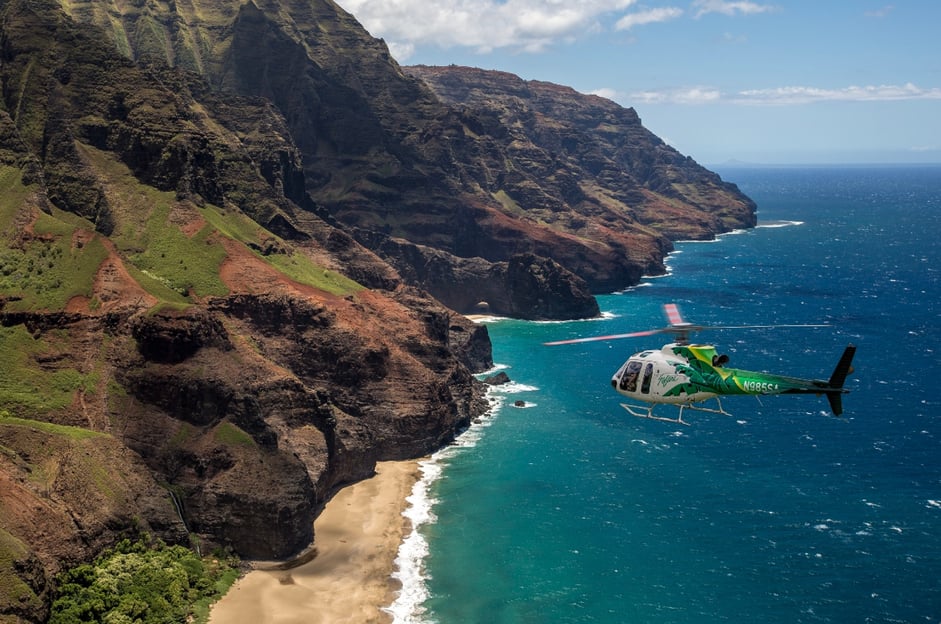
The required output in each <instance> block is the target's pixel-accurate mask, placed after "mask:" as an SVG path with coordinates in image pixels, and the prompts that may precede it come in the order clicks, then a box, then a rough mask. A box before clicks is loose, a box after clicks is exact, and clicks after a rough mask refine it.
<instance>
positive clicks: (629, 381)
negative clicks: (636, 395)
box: [621, 362, 641, 392]
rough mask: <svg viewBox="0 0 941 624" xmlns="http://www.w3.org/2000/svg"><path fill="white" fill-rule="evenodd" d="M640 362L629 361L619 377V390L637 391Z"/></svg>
mask: <svg viewBox="0 0 941 624" xmlns="http://www.w3.org/2000/svg"><path fill="white" fill-rule="evenodd" d="M640 366H641V365H640V362H631V363H630V364H629V365H628V367H627V370H626V371H624V375H623V376H622V377H621V390H624V391H625V392H636V391H637V377H638V376H639V375H640Z"/></svg>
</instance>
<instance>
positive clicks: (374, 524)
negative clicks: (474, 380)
mask: <svg viewBox="0 0 941 624" xmlns="http://www.w3.org/2000/svg"><path fill="white" fill-rule="evenodd" d="M419 476H420V473H419V469H418V462H417V461H405V462H382V463H380V464H378V465H377V466H376V476H375V477H372V478H371V479H367V480H365V481H361V482H359V483H356V484H354V485H351V486H349V487H346V488H343V489H342V490H340V491H339V492H338V493H337V494H336V496H334V497H333V499H331V500H330V502H329V503H327V506H326V508H325V509H324V511H323V512H322V513H321V514H320V516H319V517H318V518H317V520H316V521H315V522H314V547H315V548H316V551H317V556H316V557H315V558H314V559H312V560H311V561H309V562H307V563H304V564H302V565H299V566H297V567H293V568H291V569H288V570H273V569H268V570H262V569H256V570H252V571H251V572H249V573H248V574H246V575H245V576H243V577H242V578H240V579H239V580H238V581H237V582H236V583H235V585H233V586H232V588H231V589H230V590H229V592H228V593H227V594H226V595H225V596H223V597H222V599H221V600H219V602H217V603H216V604H215V605H213V607H212V612H211V614H210V617H209V624H244V623H245V622H252V623H253V624H294V623H297V624H319V623H322V624H328V623H329V624H343V623H348V624H366V623H380V622H381V623H387V622H391V621H392V618H391V616H389V614H387V613H385V612H384V611H382V607H386V606H389V605H390V604H391V603H392V601H393V600H394V599H395V591H396V590H397V589H398V587H397V584H396V582H395V581H394V580H393V579H392V578H391V575H392V572H393V570H394V567H395V564H394V562H395V557H396V554H397V553H398V548H399V544H400V543H401V542H402V538H403V534H404V533H405V531H408V530H409V529H410V527H408V526H407V525H408V521H407V520H406V519H405V518H404V517H403V516H402V511H403V510H404V509H405V507H406V504H407V503H406V500H405V499H406V497H407V496H408V495H409V494H411V491H412V486H413V485H414V484H415V482H416V481H417V480H418V478H419Z"/></svg>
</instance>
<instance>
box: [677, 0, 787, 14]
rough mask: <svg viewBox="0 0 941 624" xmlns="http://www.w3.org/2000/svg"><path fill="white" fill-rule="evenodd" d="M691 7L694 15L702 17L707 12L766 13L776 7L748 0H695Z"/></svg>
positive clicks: (774, 9)
mask: <svg viewBox="0 0 941 624" xmlns="http://www.w3.org/2000/svg"><path fill="white" fill-rule="evenodd" d="M693 7H695V8H696V9H697V10H696V17H702V16H703V15H706V14H707V13H721V14H722V15H735V14H738V13H740V14H742V15H754V14H756V13H767V12H770V11H776V10H777V7H775V6H774V5H771V4H759V3H757V2H749V1H748V0H734V1H732V0H695V2H693Z"/></svg>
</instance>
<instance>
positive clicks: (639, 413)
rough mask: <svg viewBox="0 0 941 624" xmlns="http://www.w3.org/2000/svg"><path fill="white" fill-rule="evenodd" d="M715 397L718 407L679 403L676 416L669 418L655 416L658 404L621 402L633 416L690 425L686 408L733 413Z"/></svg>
mask: <svg viewBox="0 0 941 624" xmlns="http://www.w3.org/2000/svg"><path fill="white" fill-rule="evenodd" d="M715 399H716V405H718V407H717V408H714V407H703V406H701V405H693V404H692V403H683V404H680V405H677V406H676V407H677V408H678V409H679V413H678V414H677V416H676V418H669V417H666V416H655V415H654V413H653V408H655V407H656V404H650V405H649V406H646V407H640V406H638V405H628V404H627V403H621V407H623V408H624V409H625V410H627V413H628V414H630V415H631V416H636V417H638V418H649V419H650V420H659V421H661V422H669V423H676V424H678V425H686V426H687V427H688V426H689V423H688V422H686V421H685V420H683V410H684V409H690V410H695V411H697V412H708V413H710V414H722V415H723V416H731V415H732V414H730V413H728V412H727V411H725V409H724V408H723V407H722V401H720V400H719V397H715Z"/></svg>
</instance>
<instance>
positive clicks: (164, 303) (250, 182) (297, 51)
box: [0, 0, 754, 622]
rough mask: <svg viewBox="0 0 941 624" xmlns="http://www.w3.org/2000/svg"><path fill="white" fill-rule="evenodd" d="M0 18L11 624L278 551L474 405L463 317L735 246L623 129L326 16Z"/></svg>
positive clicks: (643, 141) (674, 174)
mask: <svg viewBox="0 0 941 624" xmlns="http://www.w3.org/2000/svg"><path fill="white" fill-rule="evenodd" d="M0 17H2V20H0V87H2V89H0V185H2V189H3V193H2V200H0V232H2V233H0V350H2V353H3V355H4V357H3V362H2V363H0V444H2V449H3V453H0V482H2V485H3V487H2V490H0V492H2V501H0V502H2V507H0V508H2V515H0V559H2V560H3V561H4V562H6V563H8V564H9V565H5V566H3V568H2V571H0V575H2V581H3V582H2V583H0V588H2V593H0V618H7V619H10V620H12V621H25V622H40V621H43V620H44V618H45V617H46V616H47V614H48V606H49V601H50V598H51V595H52V592H53V590H54V585H55V580H54V579H55V575H56V574H57V573H58V572H59V571H61V570H62V569H64V568H65V567H68V566H71V565H73V564H75V563H78V562H83V561H88V560H90V559H91V558H93V557H94V556H95V555H96V554H97V553H98V552H100V551H101V549H102V548H104V547H106V546H108V545H110V544H113V543H114V542H115V541H116V540H117V539H119V538H120V537H122V536H124V535H129V534H131V535H132V534H136V533H139V532H149V533H151V534H153V535H155V536H157V537H160V538H162V539H164V540H166V541H168V542H171V543H187V544H193V545H194V546H197V547H199V548H200V549H204V550H210V549H212V548H214V547H222V548H228V549H231V550H233V551H234V552H236V553H237V554H239V555H240V556H243V557H247V558H280V557H287V556H290V555H292V554H294V553H296V552H297V551H299V550H300V549H302V548H305V547H306V546H308V545H309V543H310V541H311V538H312V528H311V527H312V521H313V519H314V517H316V515H317V514H318V513H319V511H320V509H321V508H322V505H323V503H324V501H325V500H327V499H328V498H329V497H330V496H331V494H332V493H333V492H335V491H336V489H337V488H338V487H341V486H343V485H344V484H348V483H351V482H355V481H357V480H359V479H362V478H364V477H366V476H369V475H371V474H372V473H373V470H374V466H375V464H376V462H377V461H381V460H387V459H402V458H412V457H417V456H420V455H423V454H425V453H428V452H429V451H432V450H434V449H436V448H439V447H440V446H442V445H443V444H446V443H447V442H448V441H449V440H451V439H452V438H453V437H454V436H455V435H456V434H457V433H458V432H459V431H461V430H462V429H463V428H465V427H466V426H467V425H468V423H469V422H471V420H472V419H473V418H475V417H476V416H477V415H479V414H480V413H482V411H483V410H484V409H486V404H485V401H484V400H483V390H482V386H481V384H480V383H479V382H478V381H477V380H476V379H475V378H474V377H473V374H472V373H474V372H477V371H481V370H484V369H486V368H488V367H489V366H491V365H492V361H491V353H490V342H489V338H488V335H487V330H486V328H485V327H483V326H480V325H475V324H473V323H471V322H470V321H468V320H467V319H466V318H465V317H464V316H463V315H462V314H461V313H465V312H469V311H471V310H474V309H476V308H478V307H479V306H481V304H485V305H486V307H487V309H488V310H489V311H490V312H492V313H499V314H507V315H513V316H518V317H522V318H537V319H544V318H579V317H590V316H593V315H596V314H597V312H598V308H597V303H596V302H595V301H594V298H593V296H592V293H595V292H599V291H602V290H610V289H613V288H620V287H624V286H627V285H629V284H631V283H634V282H636V280H637V279H638V278H639V277H640V275H642V274H643V273H645V272H652V271H657V270H661V269H662V259H663V255H664V254H665V253H666V252H667V251H668V250H669V249H670V248H671V243H670V241H671V239H672V238H676V237H679V236H682V237H684V238H689V237H697V238H706V237H709V236H712V235H714V234H715V233H716V232H720V231H725V230H727V229H730V228H733V227H747V226H748V225H751V224H753V223H754V205H753V204H752V203H751V202H750V200H748V198H746V197H744V196H743V195H742V194H741V193H739V192H738V190H737V189H735V188H734V187H733V186H731V185H727V184H725V183H722V182H721V181H720V180H719V179H718V177H717V176H714V174H710V173H709V172H707V171H705V170H704V169H702V168H701V167H699V166H698V165H695V163H692V161H691V160H690V159H687V158H685V157H682V156H680V155H679V154H677V153H675V152H674V151H673V150H671V149H670V148H668V147H666V146H665V145H663V144H662V142H659V140H658V139H656V137H653V135H650V134H649V133H647V132H646V131H645V130H643V128H642V126H641V125H640V122H639V119H637V117H636V114H635V113H633V111H630V110H629V109H622V108H620V107H617V106H616V105H614V104H613V103H610V102H607V101H604V100H600V99H599V98H593V97H591V96H583V95H580V94H576V93H575V92H573V91H571V90H567V89H565V88H562V87H557V86H548V85H545V84H542V83H540V84H533V83H524V82H523V81H520V80H519V79H517V78H515V77H512V76H508V75H503V74H492V73H480V72H478V71H476V70H468V69H461V70H459V71H450V72H449V71H446V70H432V69H428V68H426V69H419V68H410V69H408V70H407V71H406V70H404V69H403V68H401V67H400V66H399V65H398V64H397V63H396V62H395V60H394V59H392V58H391V57H390V56H389V54H388V50H387V49H386V47H385V44H384V43H383V42H382V41H381V40H377V39H374V38H372V37H371V36H369V35H368V33H366V32H365V31H364V30H363V29H362V28H361V27H360V26H359V24H358V23H357V22H356V20H355V19H354V18H353V17H352V16H351V15H349V14H347V13H346V12H344V11H343V10H342V9H340V8H339V7H338V6H336V5H335V4H333V3H332V2H329V0H314V1H313V2H310V3H306V4H287V5H285V4H283V3H275V2H236V1H232V0H212V1H202V0H198V1H191V2H186V3H170V4H162V3H146V2H145V3H131V4H127V3H110V2H99V1H98V0H92V1H90V2H84V3H59V2H52V1H49V0H0ZM460 84H464V85H465V86H460ZM486 89H490V90H491V91H492V94H493V95H492V98H489V99H488V98H486V97H483V95H482V94H483V92H484V91H485V90H486ZM553 102H554V103H553ZM651 150H652V151H651Z"/></svg>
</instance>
